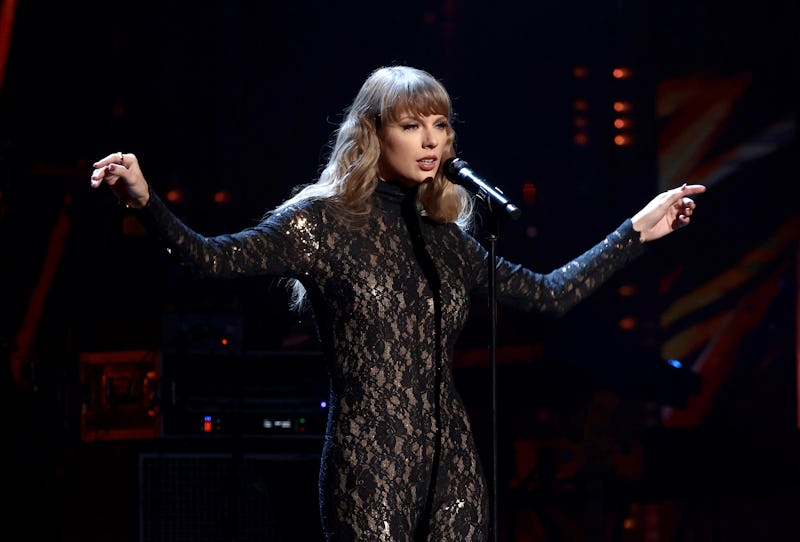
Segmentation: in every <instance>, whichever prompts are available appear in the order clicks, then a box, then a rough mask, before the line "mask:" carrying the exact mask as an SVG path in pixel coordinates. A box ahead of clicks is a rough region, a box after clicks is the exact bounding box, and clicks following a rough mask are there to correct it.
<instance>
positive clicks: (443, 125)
mask: <svg viewBox="0 0 800 542" xmlns="http://www.w3.org/2000/svg"><path fill="white" fill-rule="evenodd" d="M449 126H450V123H448V122H444V121H442V122H437V123H436V127H437V128H441V129H443V130H447V128H448V127H449Z"/></svg>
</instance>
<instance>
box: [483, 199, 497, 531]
mask: <svg viewBox="0 0 800 542" xmlns="http://www.w3.org/2000/svg"><path fill="white" fill-rule="evenodd" d="M485 201H486V203H487V207H488V209H489V220H488V228H487V233H488V238H489V328H490V329H489V337H490V339H489V371H490V374H491V377H490V380H491V401H492V418H491V420H492V421H491V423H492V497H491V498H492V532H493V535H492V536H493V540H494V542H497V540H498V532H499V528H498V513H497V511H498V505H497V499H498V491H497V471H498V469H497V447H498V445H497V441H498V438H497V265H496V262H495V254H496V250H497V248H496V246H497V239H498V238H499V230H500V226H499V224H500V221H499V220H498V218H497V213H496V212H495V210H494V209H493V208H492V205H491V203H490V201H489V198H486V199H485Z"/></svg>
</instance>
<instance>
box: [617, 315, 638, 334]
mask: <svg viewBox="0 0 800 542" xmlns="http://www.w3.org/2000/svg"><path fill="white" fill-rule="evenodd" d="M617 326H619V328H620V329H624V330H626V331H630V330H633V329H636V328H637V327H638V326H639V322H637V321H636V318H635V317H634V316H623V317H622V318H620V321H619V322H618V323H617Z"/></svg>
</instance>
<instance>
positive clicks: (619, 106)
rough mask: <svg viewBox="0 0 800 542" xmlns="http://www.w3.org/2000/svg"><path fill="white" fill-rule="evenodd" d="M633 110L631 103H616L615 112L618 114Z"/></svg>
mask: <svg viewBox="0 0 800 542" xmlns="http://www.w3.org/2000/svg"><path fill="white" fill-rule="evenodd" d="M631 109H633V105H631V102H622V101H616V102H614V111H616V112H617V113H624V112H625V111H630V110H631Z"/></svg>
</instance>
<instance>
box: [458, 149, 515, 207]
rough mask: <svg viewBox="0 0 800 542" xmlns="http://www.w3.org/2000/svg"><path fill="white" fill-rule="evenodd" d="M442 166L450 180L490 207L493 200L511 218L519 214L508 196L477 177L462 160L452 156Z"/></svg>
mask: <svg viewBox="0 0 800 542" xmlns="http://www.w3.org/2000/svg"><path fill="white" fill-rule="evenodd" d="M443 167H444V174H445V176H446V177H447V178H448V179H450V181H452V182H454V183H455V184H460V185H461V186H463V187H464V188H466V189H467V190H469V191H470V192H472V193H473V194H476V195H477V196H478V197H480V198H481V199H483V200H484V201H485V202H486V203H487V205H489V208H490V209H491V207H492V202H494V203H496V204H497V205H498V206H499V207H500V209H502V210H503V212H504V213H505V214H506V215H508V216H509V217H511V218H512V219H514V220H516V219H518V218H519V215H520V214H521V211H520V210H519V207H517V206H516V205H514V204H513V203H511V202H510V201H508V198H506V197H505V195H503V191H502V190H500V189H499V188H497V187H494V186H492V185H490V184H489V183H487V182H486V181H485V180H484V179H481V178H480V177H478V175H477V174H476V173H475V172H474V171H472V170H471V169H470V167H469V164H467V163H466V162H465V161H464V160H462V159H460V158H456V157H455V156H454V157H452V158H448V159H447V160H445V161H444V164H443Z"/></svg>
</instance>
